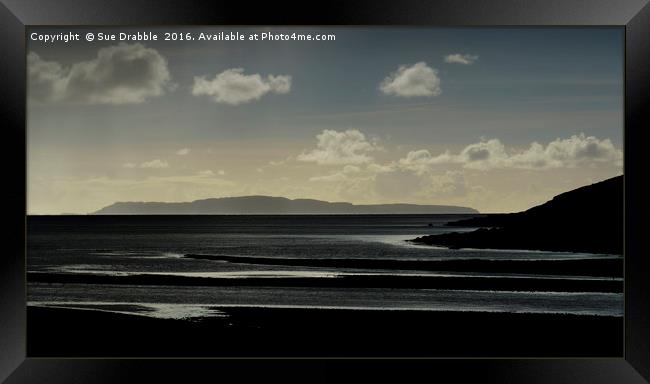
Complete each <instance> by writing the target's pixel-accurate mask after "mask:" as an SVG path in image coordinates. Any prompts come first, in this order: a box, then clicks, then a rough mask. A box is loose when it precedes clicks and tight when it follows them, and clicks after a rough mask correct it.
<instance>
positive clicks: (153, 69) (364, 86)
mask: <svg viewBox="0 0 650 384" xmlns="http://www.w3.org/2000/svg"><path fill="white" fill-rule="evenodd" d="M29 32H30V33H32V32H33V33H36V34H37V35H35V36H45V35H55V34H58V33H69V32H73V33H79V34H80V36H81V39H80V41H68V42H64V41H56V42H49V41H48V42H45V41H43V40H31V39H28V57H27V63H28V69H27V83H28V100H27V114H28V115H27V157H28V158H27V212H28V214H61V213H79V214H85V213H89V212H93V211H96V210H98V209H100V208H102V207H104V206H107V205H110V204H112V203H114V202H117V201H165V202H179V201H192V200H196V199H203V198H211V197H226V196H245V195H269V196H283V197H288V198H313V199H320V200H326V201H348V202H352V203H355V204H375V203H397V202H400V203H416V204H444V205H460V206H467V207H472V208H475V209H478V210H479V211H480V212H515V211H520V210H524V209H528V208H530V207H532V206H534V205H537V204H541V203H543V202H545V201H548V200H549V199H551V198H552V197H553V196H554V195H557V194H558V193H562V192H565V191H568V190H571V189H574V188H577V187H580V186H583V185H587V184H591V183H594V182H597V181H601V180H604V179H607V178H610V177H613V176H617V175H620V174H622V173H623V143H622V142H623V29H622V28H593V27H589V28H555V27H554V28H548V27H545V28H530V27H526V28H413V27H408V28H406V27H389V28H377V27H352V28H350V27H346V28H342V27H327V28H326V27H313V28H306V27H301V28H297V27H294V28H289V27H287V28H279V27H228V28H225V27H219V28H217V27H192V28H189V27H188V28H180V27H170V28H138V29H133V28H131V29H119V28H112V27H106V28H99V29H98V28H94V27H93V28H92V29H88V28H69V27H66V28H30V30H29ZM88 32H92V33H93V34H94V35H95V36H97V35H98V33H106V34H110V33H116V34H119V33H120V32H125V33H129V34H132V33H136V32H141V33H144V32H152V33H155V34H156V35H158V37H159V40H158V41H150V40H148V41H98V40H97V39H95V40H93V41H92V42H88V41H86V39H85V38H84V36H85V34H86V33H88ZM165 32H177V33H182V34H184V35H185V34H186V33H190V34H191V36H192V38H193V39H194V40H193V41H187V40H184V41H165V40H162V39H163V38H164V34H165ZM219 32H225V33H230V32H235V33H240V34H242V35H244V36H245V37H246V38H247V37H248V36H249V35H252V34H255V33H257V34H258V36H260V37H261V35H262V33H271V34H273V35H276V36H277V35H278V34H288V35H290V34H292V33H294V32H295V33H297V34H302V35H307V34H311V35H312V36H315V35H316V34H319V35H334V36H335V38H334V40H329V41H295V40H274V41H269V40H264V41H261V40H258V41H251V40H248V39H246V40H244V41H215V40H198V37H199V36H200V33H204V34H205V35H214V34H217V33H219ZM30 36H31V35H30V34H28V37H30ZM118 37H119V35H118Z"/></svg>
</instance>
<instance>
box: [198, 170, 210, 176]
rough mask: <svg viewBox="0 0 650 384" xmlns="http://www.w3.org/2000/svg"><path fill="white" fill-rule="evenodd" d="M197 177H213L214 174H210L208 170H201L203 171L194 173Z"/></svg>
mask: <svg viewBox="0 0 650 384" xmlns="http://www.w3.org/2000/svg"><path fill="white" fill-rule="evenodd" d="M196 174H197V175H198V176H203V177H212V176H214V172H212V171H211V170H209V169H206V170H203V171H198V172H197V173H196Z"/></svg>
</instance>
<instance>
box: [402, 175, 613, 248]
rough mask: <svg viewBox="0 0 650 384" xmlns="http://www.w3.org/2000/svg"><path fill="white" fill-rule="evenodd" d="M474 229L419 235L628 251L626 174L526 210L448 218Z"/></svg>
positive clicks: (437, 240) (427, 239) (469, 243)
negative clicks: (625, 199)
mask: <svg viewBox="0 0 650 384" xmlns="http://www.w3.org/2000/svg"><path fill="white" fill-rule="evenodd" d="M447 225H448V226H458V227H481V228H480V229H478V230H476V231H473V232H463V233H458V232H454V233H445V234H441V235H430V236H423V237H419V238H417V239H415V240H413V241H414V242H418V243H424V244H430V245H441V246H447V247H450V248H496V249H531V250H533V249H534V250H547V251H570V252H591V253H610V254H622V253H623V176H622V175H621V176H617V177H613V178H611V179H607V180H604V181H601V182H599V183H595V184H591V185H587V186H584V187H581V188H577V189H574V190H572V191H569V192H565V193H562V194H560V195H557V196H555V197H553V199H552V200H550V201H548V202H546V203H544V204H542V205H538V206H536V207H533V208H530V209H528V210H526V211H523V212H518V213H510V214H490V215H486V216H481V217H473V218H469V219H465V220H459V221H455V222H451V223H449V224H447Z"/></svg>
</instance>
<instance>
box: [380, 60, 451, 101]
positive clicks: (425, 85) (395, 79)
mask: <svg viewBox="0 0 650 384" xmlns="http://www.w3.org/2000/svg"><path fill="white" fill-rule="evenodd" d="M379 89H380V90H381V91H382V92H383V93H384V94H386V95H393V96H401V97H417V96H438V95H440V93H442V89H441V88H440V78H439V77H438V71H437V70H435V69H433V68H431V67H429V66H428V65H427V64H426V63H425V62H422V61H421V62H419V63H415V64H413V65H412V66H410V67H409V66H405V65H402V66H400V67H399V68H398V69H397V71H395V72H393V73H391V74H390V75H388V76H387V77H386V78H385V79H384V80H383V81H382V82H381V84H380V85H379Z"/></svg>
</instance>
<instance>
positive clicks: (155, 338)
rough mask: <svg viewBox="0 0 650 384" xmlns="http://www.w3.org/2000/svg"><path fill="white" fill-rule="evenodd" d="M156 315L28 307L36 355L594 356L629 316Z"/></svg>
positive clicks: (619, 343)
mask: <svg viewBox="0 0 650 384" xmlns="http://www.w3.org/2000/svg"><path fill="white" fill-rule="evenodd" d="M219 310H220V311H223V312H225V313H226V316H225V317H214V318H200V319H196V320H193V321H190V320H172V319H154V318H149V317H144V316H136V315H125V314H118V313H109V312H99V311H89V310H78V309H58V308H41V307H28V310H27V329H28V334H27V355H28V356H30V357H45V356H61V357H90V356H95V357H147V356H151V357H156V356H171V357H208V356H215V357H219V356H221V357H228V356H233V357H274V356H275V357H305V356H308V357H338V356H346V357H377V356H387V357H590V356H600V357H604V356H612V357H620V356H622V354H623V318H622V317H604V316H603V317H599V316H577V315H557V314H516V313H512V314H511V313H484V312H478V313H472V312H433V311H371V310H343V309H278V308H248V307H239V308H228V307H226V308H223V307H220V308H219Z"/></svg>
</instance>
